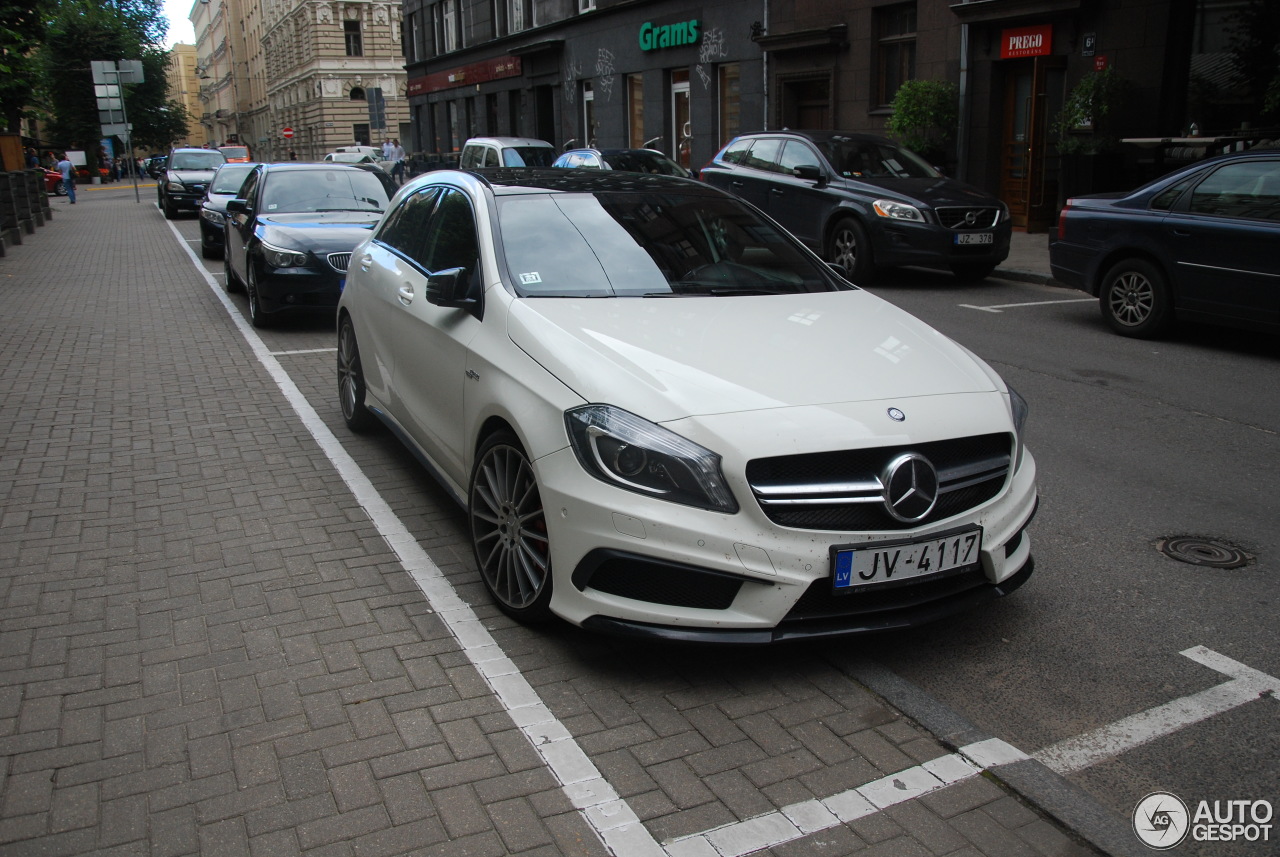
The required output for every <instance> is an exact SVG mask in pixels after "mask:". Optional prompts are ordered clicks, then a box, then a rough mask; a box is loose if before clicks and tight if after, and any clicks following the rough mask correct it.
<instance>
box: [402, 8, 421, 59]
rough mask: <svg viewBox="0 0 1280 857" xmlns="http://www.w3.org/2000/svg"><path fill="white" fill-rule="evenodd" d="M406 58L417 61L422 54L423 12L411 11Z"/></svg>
mask: <svg viewBox="0 0 1280 857" xmlns="http://www.w3.org/2000/svg"><path fill="white" fill-rule="evenodd" d="M404 41H405V46H404V58H405V60H406V61H407V62H411V63H412V62H417V61H418V58H419V57H421V56H422V13H421V12H410V13H409V30H408V33H406V38H405V40H404Z"/></svg>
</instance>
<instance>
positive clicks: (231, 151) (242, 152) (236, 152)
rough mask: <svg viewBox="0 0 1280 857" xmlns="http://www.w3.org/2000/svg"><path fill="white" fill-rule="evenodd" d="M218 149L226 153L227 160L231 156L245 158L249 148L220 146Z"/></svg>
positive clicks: (247, 155)
mask: <svg viewBox="0 0 1280 857" xmlns="http://www.w3.org/2000/svg"><path fill="white" fill-rule="evenodd" d="M218 151H219V152H221V153H222V154H224V155H226V156H227V158H228V160H229V159H231V158H245V159H247V158H248V157H249V150H248V149H247V148H245V147H244V146H220V147H219V148H218Z"/></svg>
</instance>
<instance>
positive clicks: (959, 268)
mask: <svg viewBox="0 0 1280 857" xmlns="http://www.w3.org/2000/svg"><path fill="white" fill-rule="evenodd" d="M995 269H996V266H995V265H992V264H989V263H987V262H973V263H970V264H966V265H952V266H951V273H952V274H955V277H956V279H957V280H959V281H960V282H962V283H976V282H979V281H980V280H985V279H986V278H987V277H989V276H991V272H992V271H994V270H995Z"/></svg>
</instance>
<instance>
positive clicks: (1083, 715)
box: [175, 217, 1280, 857]
mask: <svg viewBox="0 0 1280 857" xmlns="http://www.w3.org/2000/svg"><path fill="white" fill-rule="evenodd" d="M175 225H176V227H177V228H178V230H179V231H180V232H181V233H182V234H183V236H184V237H185V238H187V239H188V242H189V246H191V247H192V249H194V250H195V251H196V252H197V253H198V251H199V240H198V223H197V221H196V220H195V219H194V218H191V217H186V218H184V219H182V220H180V221H178V222H177V223H176V224H175ZM205 264H206V266H207V267H208V269H209V270H210V271H211V272H212V273H214V274H215V276H217V277H218V278H219V281H221V271H222V265H221V263H219V262H206V263H205ZM871 291H873V292H874V293H876V294H878V295H880V296H881V297H883V298H885V299H886V300H889V301H891V302H893V303H895V304H898V305H900V306H902V307H903V308H905V309H907V310H909V311H910V312H912V313H914V314H916V315H918V316H920V317H921V318H923V319H925V320H926V321H928V322H930V323H931V324H933V325H934V326H935V327H937V328H938V329H939V330H941V331H943V332H944V333H946V334H947V335H949V336H951V337H953V338H955V339H956V340H957V341H959V342H961V343H962V344H964V345H965V346H967V347H969V348H970V349H972V350H973V351H974V352H976V353H977V354H978V355H980V356H981V357H983V358H984V359H986V360H987V361H988V362H990V363H991V364H992V365H993V366H994V367H995V368H996V369H997V370H998V371H999V372H1001V373H1002V374H1003V375H1004V377H1005V378H1006V380H1008V381H1009V383H1010V384H1012V385H1013V386H1014V387H1015V388H1016V389H1018V390H1019V392H1021V393H1022V394H1023V396H1024V397H1025V398H1026V399H1027V400H1028V401H1029V402H1030V404H1031V419H1030V423H1029V434H1028V446H1029V447H1030V448H1031V450H1032V451H1033V453H1034V454H1035V456H1036V459H1037V463H1038V467H1039V484H1040V491H1041V505H1040V510H1039V515H1038V518H1037V520H1036V523H1035V524H1034V526H1033V528H1032V538H1033V547H1034V552H1035V556H1036V561H1037V570H1036V574H1035V575H1034V576H1033V578H1032V579H1031V581H1030V582H1029V583H1028V584H1027V585H1026V586H1025V587H1023V588H1022V589H1021V590H1020V591H1019V592H1018V593H1016V594H1015V595H1014V596H1013V597H1011V598H1008V599H1004V600H1003V601H1001V602H998V603H996V604H995V605H993V606H990V607H989V608H986V609H983V610H980V611H977V612H974V613H970V614H967V615H963V616H960V617H957V618H954V619H951V620H948V621H944V622H942V623H939V624H937V625H934V626H931V627H929V628H926V629H922V630H918V631H914V632H911V633H896V634H890V635H884V636H879V637H875V638H869V639H867V638H864V639H856V640H849V641H846V642H842V643H840V644H838V645H833V644H824V645H799V646H792V647H786V648H783V649H779V650H772V651H769V652H767V653H760V654H758V655H752V656H751V657H752V663H753V668H752V672H753V674H754V675H755V676H757V677H758V678H759V680H760V681H761V682H762V683H764V684H767V683H768V681H769V678H770V676H771V675H774V674H776V675H784V674H787V673H790V672H793V671H795V670H797V669H801V670H804V671H813V670H825V669H829V668H835V669H836V670H849V669H854V668H855V667H856V665H857V664H859V663H864V662H865V660H866V659H867V658H870V659H871V660H872V661H874V662H876V663H878V664H881V665H884V666H887V667H888V668H890V669H891V670H892V671H893V672H894V673H896V674H897V675H898V676H900V677H902V678H905V679H907V680H908V681H910V682H913V683H914V684H916V685H918V686H919V687H920V688H922V689H923V690H924V691H925V692H926V693H928V694H931V695H932V696H933V697H934V698H936V699H937V700H939V701H940V702H941V703H943V705H945V706H947V707H949V708H950V709H952V710H954V712H956V713H957V714H958V715H959V716H961V717H963V718H966V719H968V720H969V721H971V722H972V723H973V724H975V725H976V726H978V727H979V728H981V729H982V730H984V731H985V732H987V733H989V734H991V735H993V736H996V737H998V738H1000V739H1003V740H1004V741H1007V742H1009V743H1010V744H1012V745H1013V746H1015V747H1017V748H1019V749H1021V750H1023V751H1025V752H1027V753H1029V754H1034V753H1035V752H1036V751H1039V750H1042V749H1043V748H1046V747H1050V746H1051V745H1055V744H1057V743H1058V742H1062V741H1065V740H1067V739H1072V738H1075V737H1077V736H1081V735H1086V734H1088V733H1090V732H1091V731H1092V730H1097V729H1100V728H1103V727H1106V726H1108V725H1110V724H1114V723H1116V722H1118V721H1122V720H1123V719H1124V718H1129V717H1131V716H1132V715H1135V714H1138V713H1140V712H1144V711H1147V710H1149V709H1153V708H1157V707H1158V706H1165V705H1166V704H1167V703H1171V702H1173V701H1174V700H1178V699H1180V698H1183V697H1187V696H1190V695H1193V694H1197V693H1200V692H1202V691H1205V690H1206V689H1209V688H1212V687H1214V686H1216V685H1219V684H1222V683H1223V682H1225V681H1228V680H1229V677H1228V676H1225V675H1223V674H1222V673H1221V672H1218V671H1215V670H1213V669H1210V668H1209V667H1206V666H1204V665H1203V664H1202V663H1198V662H1196V661H1193V660H1192V659H1190V658H1189V657H1187V656H1185V655H1183V654H1180V653H1181V652H1184V651H1185V650H1188V649H1191V648H1192V647H1197V646H1202V647H1205V648H1207V649H1209V650H1212V652H1216V653H1218V654H1220V655H1224V656H1226V657H1227V658H1230V659H1232V660H1234V661H1236V662H1239V663H1240V664H1243V665H1244V666H1246V667H1248V668H1252V669H1253V670H1258V671H1261V672H1262V673H1265V674H1267V675H1269V676H1277V675H1280V635H1277V630H1278V628H1280V623H1278V622H1277V620H1276V607H1277V600H1278V599H1277V582H1276V578H1277V573H1278V572H1280V559H1278V557H1280V523H1278V521H1280V492H1277V490H1276V489H1277V487H1280V443H1278V442H1277V432H1280V384H1277V383H1276V380H1277V378H1278V377H1280V342H1278V341H1276V340H1275V339H1274V338H1272V339H1268V338H1266V337H1263V336H1259V335H1255V334H1247V333H1239V332H1233V331H1228V330H1219V329H1205V328H1202V329H1197V328H1187V329H1185V330H1182V331H1180V332H1179V333H1178V335H1177V336H1176V337H1174V338H1171V339H1169V340H1166V341H1162V342H1155V343H1151V342H1140V341H1136V340H1128V339H1123V338H1121V337H1118V336H1115V335H1113V334H1111V333H1110V332H1109V331H1108V330H1107V329H1105V328H1104V326H1103V323H1102V320H1101V318H1100V316H1099V314H1098V311H1097V306H1096V304H1095V303H1094V302H1092V301H1083V300H1082V298H1083V295H1082V294H1081V293H1078V292H1073V291H1069V290H1065V289H1059V288H1054V287H1051V286H1042V285H1032V284H1025V283H1012V282H1004V281H999V280H987V281H985V282H983V283H980V284H976V285H968V286H965V285H959V284H957V283H956V282H955V281H954V280H953V279H952V278H951V277H949V276H946V275H942V274H934V273H930V272H925V271H904V272H897V273H895V274H894V275H893V276H892V278H890V279H887V280H886V281H884V282H881V283H878V284H876V285H875V286H873V287H872V288H871ZM234 302H235V304H236V307H237V308H238V309H239V310H240V311H241V312H242V313H244V312H245V301H244V297H243V295H236V296H234ZM1011 305H1016V306H1011ZM992 308H999V311H998V312H997V311H991V310H992ZM263 338H264V341H265V342H266V343H267V345H268V347H269V348H270V349H271V350H272V351H273V352H275V353H280V354H296V355H299V357H298V359H296V360H293V361H291V362H289V361H282V362H283V365H284V366H285V368H286V369H287V370H288V371H289V372H290V375H291V377H293V378H294V380H295V381H296V382H297V383H298V384H299V386H300V387H301V388H302V390H303V391H304V393H306V395H307V396H308V398H309V399H310V400H311V401H312V403H313V404H315V405H316V406H317V409H319V406H320V405H321V404H324V405H325V408H326V410H330V411H331V410H335V409H334V408H331V407H329V405H330V404H331V403H330V402H329V401H328V399H329V398H330V397H331V396H332V395H333V390H332V389H331V387H332V369H331V367H332V359H333V358H332V353H331V351H330V349H332V347H333V345H334V342H333V339H334V337H333V333H332V329H331V326H330V324H329V323H328V321H327V320H324V319H319V320H300V321H296V322H289V323H287V324H285V325H283V326H282V327H281V328H279V329H277V330H272V331H267V332H265V334H264V337H263ZM334 430H335V433H336V434H337V435H338V436H339V437H350V436H349V435H348V434H346V433H345V430H344V429H343V428H342V427H341V426H340V425H337V426H335V427H334ZM344 443H345V441H344ZM362 444H363V445H362V446H361V447H360V449H359V451H358V453H357V458H358V460H360V461H361V464H362V466H364V467H365V468H366V469H367V471H368V472H369V473H370V475H371V478H373V479H374V480H375V482H378V483H379V486H380V490H383V491H388V490H390V491H391V492H392V493H393V494H396V493H399V494H413V495H415V497H416V498H417V499H416V500H415V501H414V503H413V504H409V505H410V506H411V508H409V509H408V515H409V520H410V524H411V526H412V527H414V528H415V529H418V528H421V530H420V531H421V532H423V533H426V534H427V535H425V536H419V538H420V540H422V541H424V542H426V543H428V544H429V543H430V535H429V534H430V532H431V531H433V529H434V530H439V531H440V532H441V533H442V537H445V536H447V534H448V533H449V532H450V531H452V530H455V529H457V528H460V527H461V526H462V525H463V522H462V519H461V516H460V515H459V514H458V513H457V511H456V508H455V507H453V506H452V504H451V503H450V502H449V501H448V500H447V499H446V498H445V495H444V494H443V492H440V491H438V490H436V489H435V488H434V486H433V484H432V483H431V482H430V480H429V479H428V478H427V477H426V476H425V475H424V474H423V473H421V471H420V470H419V469H418V468H417V466H416V465H415V464H414V463H413V462H412V459H411V458H410V457H409V456H408V455H407V454H406V453H404V452H403V450H401V449H399V448H398V445H397V444H396V443H395V441H394V440H393V439H391V438H390V436H389V435H388V436H384V437H382V438H381V439H380V440H377V439H375V440H374V441H372V442H370V441H362ZM1170 536H1194V537H1199V538H1205V539H1212V540H1216V541H1220V542H1223V543H1227V544H1229V545H1232V546H1237V547H1239V548H1241V549H1243V550H1244V551H1246V552H1247V553H1248V554H1249V555H1251V556H1252V557H1253V559H1252V561H1251V562H1250V564H1249V565H1247V566H1246V567H1244V568H1238V569H1231V570H1219V569H1211V568H1205V567H1198V566H1193V565H1189V564H1185V563H1180V562H1177V561H1175V560H1172V559H1170V558H1168V557H1166V556H1164V555H1162V554H1161V553H1159V552H1158V551H1157V549H1156V544H1157V542H1158V540H1160V539H1161V538H1164V537H1170ZM539 634H541V635H543V638H542V640H541V641H538V638H536V637H534V638H531V640H533V642H529V641H526V642H521V641H518V640H505V641H504V644H507V645H512V646H514V648H515V653H514V654H513V655H512V657H513V659H515V660H517V662H520V661H521V657H522V656H526V657H532V658H533V660H535V661H537V660H539V658H538V657H537V653H536V652H535V651H534V650H536V649H537V648H538V647H539V646H540V645H542V644H543V643H546V642H549V645H550V647H551V648H560V649H564V650H566V651H567V650H568V649H571V648H573V647H574V646H575V645H576V643H575V642H574V641H575V640H576V638H575V637H573V636H572V635H564V634H562V632H560V631H554V630H553V631H549V632H548V631H540V632H539ZM522 647H523V648H522ZM542 657H543V658H545V654H544V655H542ZM707 657H708V660H709V661H711V662H715V663H720V664H722V665H723V666H724V668H725V669H726V670H731V671H732V670H738V669H740V668H741V667H740V660H741V656H740V655H737V654H728V655H721V654H715V653H709V654H708V656H707ZM669 658H670V653H669V652H668V651H666V650H661V649H659V650H648V649H644V648H637V647H634V646H628V647H625V648H623V647H620V646H617V645H614V644H612V643H608V642H602V643H601V644H600V647H599V649H598V651H596V652H595V653H594V654H593V655H581V654H580V655H578V659H577V660H572V659H571V660H569V661H568V662H567V663H569V664H577V668H579V669H581V670H582V674H581V675H579V676H576V677H575V676H569V677H568V679H567V680H569V681H572V680H574V679H575V678H577V679H581V680H583V681H597V680H599V681H610V682H614V683H616V684H617V685H618V688H619V692H620V693H622V694H623V695H626V694H627V693H628V692H635V693H639V692H640V691H639V688H641V687H643V686H645V685H646V684H647V683H649V682H652V681H655V680H656V681H657V682H658V683H661V681H662V678H661V675H662V671H663V669H664V664H665V663H666V662H667V660H668V659H669ZM522 666H523V664H522ZM559 668H560V669H566V666H565V665H564V664H560V665H559ZM568 668H569V669H572V668H573V667H572V666H570V667H568ZM655 674H656V675H657V676H658V677H657V678H656V679H655ZM1278 718H1280V703H1278V702H1277V701H1276V700H1275V699H1274V698H1260V699H1254V700H1253V701H1249V702H1245V703H1244V704H1241V705H1239V706H1237V707H1234V708H1232V709H1231V710H1229V711H1226V712H1225V713H1221V714H1216V715H1213V716H1210V717H1208V718H1207V719H1204V720H1203V721H1201V722H1198V723H1195V724H1194V725H1190V726H1186V727H1185V728H1180V729H1177V730H1176V731H1169V729H1168V728H1164V729H1156V730H1155V734H1154V737H1153V738H1152V740H1150V741H1149V742H1147V743H1145V744H1143V745H1142V746H1138V747H1136V748H1133V749H1128V750H1125V751H1123V752H1119V753H1118V754H1116V755H1114V756H1113V757H1110V758H1103V759H1101V760H1099V761H1094V762H1092V763H1090V764H1087V765H1086V766H1083V767H1081V768H1080V769H1079V770H1073V771H1069V772H1067V774H1066V775H1067V776H1068V778H1069V779H1070V780H1071V781H1072V782H1074V783H1076V784H1077V785H1079V786H1081V787H1083V788H1084V789H1085V790H1086V791H1087V792H1088V793H1089V794H1090V795H1092V796H1093V797H1095V798H1097V799H1098V800H1099V801H1100V802H1101V803H1102V804H1103V805H1105V806H1106V807H1107V808H1109V809H1111V810H1112V811H1113V812H1114V813H1115V815H1116V816H1117V817H1118V818H1120V819H1124V820H1125V821H1126V822H1127V821H1128V819H1129V818H1130V817H1131V815H1132V813H1133V809H1134V806H1135V805H1136V803H1137V802H1138V801H1139V800H1140V799H1141V798H1142V797H1143V796H1144V795H1147V794H1148V793H1150V792H1153V791H1159V790H1164V791H1169V792H1173V793H1174V794H1176V795H1179V796H1180V797H1181V798H1182V799H1183V800H1184V801H1186V802H1187V804H1188V805H1190V806H1191V807H1192V808H1193V810H1194V807H1195V805H1196V802H1198V801H1200V800H1208V801H1211V802H1212V801H1214V800H1219V801H1225V800H1234V799H1248V800H1254V799H1263V800H1269V801H1270V802H1271V804H1272V806H1275V805H1277V804H1280V730H1277V728H1276V726H1277V722H1278ZM1129 731H1130V732H1133V731H1135V730H1129ZM1136 731H1141V730H1140V728H1139V729H1137V730H1136ZM1273 824H1274V825H1275V826H1276V828H1277V829H1280V820H1276V821H1274V822H1273ZM1276 833H1277V831H1276V830H1273V832H1272V839H1273V840H1274V838H1275V835H1276ZM1274 849H1275V845H1274V844H1248V843H1235V844H1223V843H1214V844H1201V845H1196V844H1193V843H1190V842H1188V843H1186V844H1184V845H1183V846H1181V847H1180V848H1179V849H1178V852H1177V853H1180V854H1204V855H1213V857H1220V855H1247V857H1259V855H1264V854H1272V853H1276V852H1275V850H1274Z"/></svg>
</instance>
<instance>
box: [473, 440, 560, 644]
mask: <svg viewBox="0 0 1280 857" xmlns="http://www.w3.org/2000/svg"><path fill="white" fill-rule="evenodd" d="M469 509H470V516H471V538H472V544H473V546H474V548H475V554H476V561H477V563H478V564H479V566H480V574H481V576H482V577H483V578H484V583H485V586H486V588H488V590H489V592H490V593H491V594H492V595H493V597H494V598H495V599H496V600H497V602H498V605H499V606H500V607H501V608H502V609H503V610H505V611H506V612H508V613H511V614H513V615H517V616H519V617H520V618H528V619H535V618H543V616H544V615H546V607H545V605H546V601H547V600H548V599H549V596H550V589H551V586H550V581H551V561H550V543H549V541H548V538H547V524H546V517H545V515H544V513H543V509H542V498H541V495H540V494H539V493H538V483H537V479H536V478H535V477H534V473H533V467H532V465H531V464H530V463H529V459H528V458H526V457H525V454H524V452H523V451H522V450H521V449H520V448H519V447H518V446H516V445H515V443H514V440H507V439H506V438H503V439H501V440H499V441H498V442H496V443H489V444H486V446H485V448H484V449H483V450H482V453H481V457H480V461H479V463H478V464H477V465H476V471H475V475H474V477H473V478H472V484H471V498H470V503H469Z"/></svg>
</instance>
